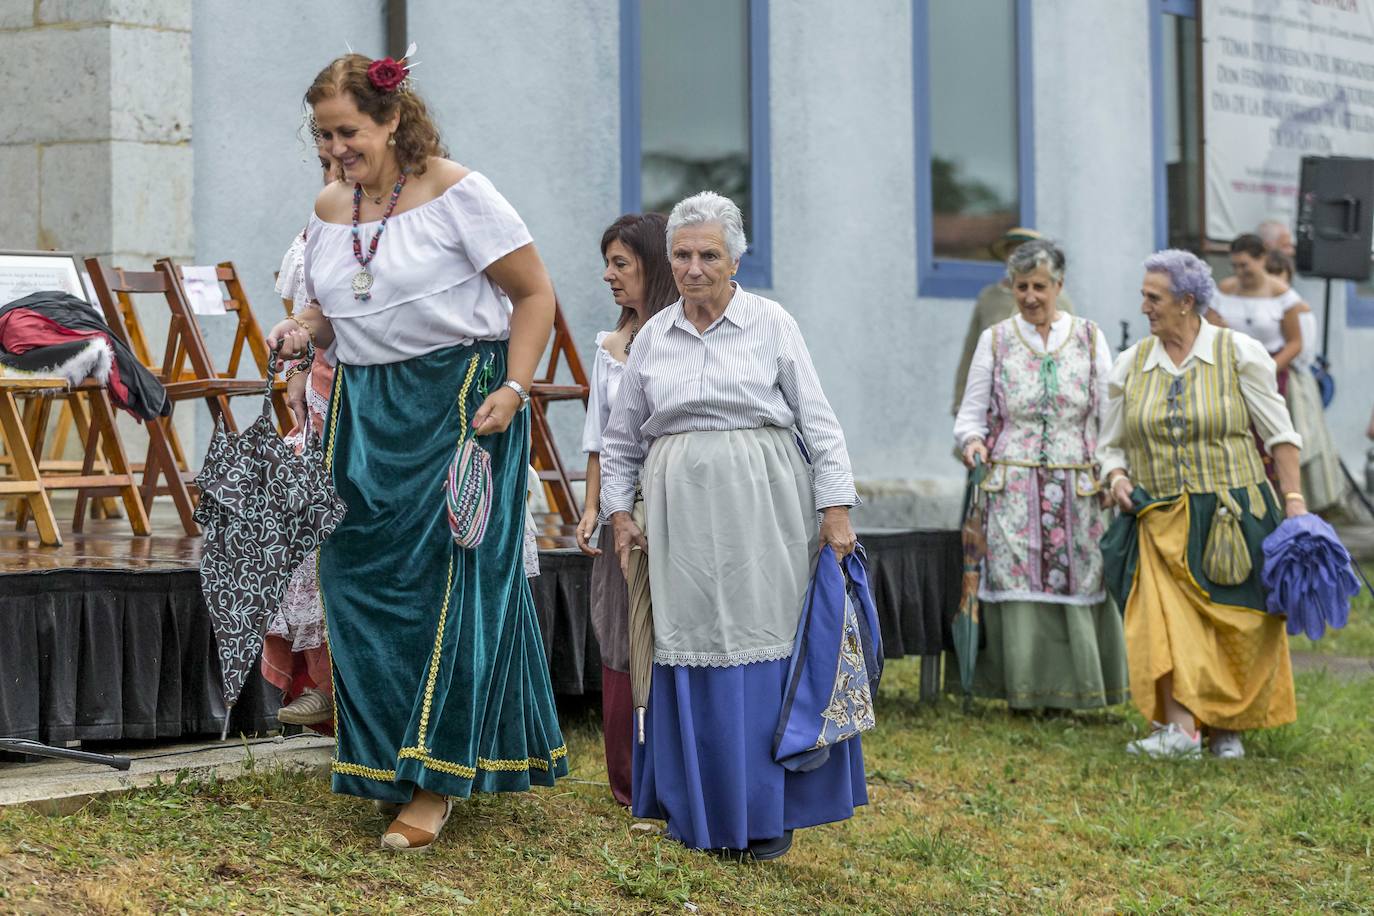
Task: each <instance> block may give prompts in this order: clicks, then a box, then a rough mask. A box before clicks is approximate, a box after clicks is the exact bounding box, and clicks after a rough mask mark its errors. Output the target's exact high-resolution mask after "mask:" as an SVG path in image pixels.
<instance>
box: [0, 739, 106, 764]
mask: <svg viewBox="0 0 1374 916" xmlns="http://www.w3.org/2000/svg"><path fill="white" fill-rule="evenodd" d="M0 751H3V752H5V753H7V754H27V755H29V756H30V757H54V758H57V759H59V760H75V761H78V762H80V763H89V764H92V765H94V766H105V767H114V768H115V769H116V770H127V769H128V768H129V766H130V764H131V763H132V761H130V760H129V758H128V757H116V756H114V755H112V754H94V753H92V752H90V751H74V750H72V749H70V748H65V747H51V746H49V745H47V744H40V743H39V742H37V741H30V740H29V739H28V738H0Z"/></svg>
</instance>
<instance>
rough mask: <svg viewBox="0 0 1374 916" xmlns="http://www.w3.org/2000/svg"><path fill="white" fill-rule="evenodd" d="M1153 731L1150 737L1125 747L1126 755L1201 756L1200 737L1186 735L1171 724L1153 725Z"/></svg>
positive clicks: (1198, 735)
mask: <svg viewBox="0 0 1374 916" xmlns="http://www.w3.org/2000/svg"><path fill="white" fill-rule="evenodd" d="M1153 725H1154V727H1155V730H1154V731H1152V732H1150V737H1148V738H1141V739H1140V740H1139V741H1132V742H1131V743H1130V744H1128V745H1126V753H1128V754H1144V755H1146V756H1147V757H1153V758H1155V759H1159V758H1161V757H1169V758H1173V757H1200V756H1202V735H1200V734H1198V733H1197V732H1194V733H1193V734H1191V735H1190V734H1188V733H1187V732H1185V731H1184V730H1183V729H1181V728H1179V727H1178V726H1177V725H1175V724H1173V723H1172V722H1171V723H1169V724H1168V725H1164V724H1162V723H1159V722H1155V723H1153Z"/></svg>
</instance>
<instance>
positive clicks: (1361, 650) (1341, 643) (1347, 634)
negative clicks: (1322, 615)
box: [1292, 564, 1374, 657]
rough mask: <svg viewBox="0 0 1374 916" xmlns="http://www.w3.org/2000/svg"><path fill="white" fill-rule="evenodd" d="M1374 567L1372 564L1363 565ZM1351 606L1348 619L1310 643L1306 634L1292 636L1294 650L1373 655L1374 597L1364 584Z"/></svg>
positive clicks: (1329, 653)
mask: <svg viewBox="0 0 1374 916" xmlns="http://www.w3.org/2000/svg"><path fill="white" fill-rule="evenodd" d="M1365 565H1367V566H1370V567H1371V569H1374V564H1365ZM1360 587H1361V588H1362V589H1364V590H1363V591H1361V592H1360V595H1359V597H1358V598H1356V599H1355V600H1354V601H1353V602H1351V605H1350V622H1349V623H1347V624H1346V625H1345V627H1343V628H1342V629H1339V630H1327V631H1326V635H1324V636H1323V637H1322V638H1321V639H1318V640H1316V641H1315V642H1313V641H1312V640H1310V639H1308V638H1307V637H1305V636H1295V637H1293V638H1292V643H1293V648H1294V649H1305V650H1307V651H1310V652H1321V653H1323V654H1326V655H1360V656H1365V657H1370V656H1374V598H1371V597H1370V594H1369V590H1368V589H1365V588H1364V586H1363V584H1361V586H1360Z"/></svg>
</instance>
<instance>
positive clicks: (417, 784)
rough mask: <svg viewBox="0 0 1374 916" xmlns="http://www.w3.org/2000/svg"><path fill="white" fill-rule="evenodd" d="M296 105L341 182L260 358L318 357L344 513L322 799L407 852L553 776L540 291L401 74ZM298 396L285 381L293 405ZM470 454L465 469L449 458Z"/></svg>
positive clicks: (352, 68) (535, 271) (544, 297)
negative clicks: (537, 477) (331, 737)
mask: <svg viewBox="0 0 1374 916" xmlns="http://www.w3.org/2000/svg"><path fill="white" fill-rule="evenodd" d="M305 102H306V104H307V105H309V106H310V107H311V108H312V110H313V114H314V118H315V126H316V129H317V130H318V134H319V139H320V143H321V145H322V148H323V150H324V152H326V153H327V154H328V155H329V156H330V157H331V158H333V159H334V160H336V161H337V162H338V163H339V164H340V165H341V166H342V168H343V173H344V180H343V181H342V182H335V183H332V184H330V185H329V186H328V187H326V188H325V189H324V190H323V191H322V192H321V193H320V195H319V197H318V198H316V201H315V212H314V214H313V215H312V216H311V218H310V222H309V225H308V227H307V230H306V245H305V282H306V287H307V292H308V294H309V297H310V299H311V300H313V301H314V302H316V303H318V307H315V306H313V305H312V307H310V308H306V309H303V310H301V311H299V312H297V313H295V314H294V315H293V316H292V317H291V318H290V319H288V320H287V321H283V322H282V323H281V324H279V325H277V326H276V327H275V328H273V329H272V332H271V334H270V335H269V337H268V343H269V345H270V346H272V347H277V346H280V347H281V348H282V352H283V353H284V354H285V355H288V356H290V355H295V354H298V353H300V352H302V351H303V350H304V349H305V346H306V343H307V342H308V340H314V342H315V344H316V346H317V347H318V348H319V349H321V350H323V351H324V352H325V358H327V359H328V360H329V361H331V362H332V363H334V364H335V365H336V369H335V374H334V386H333V391H332V392H331V396H330V401H329V418H328V422H327V424H326V427H325V431H324V456H325V463H326V466H327V467H328V469H329V471H330V473H331V475H332V477H333V480H334V486H335V487H336V489H337V491H338V495H339V497H340V498H341V499H342V500H343V501H344V503H345V504H346V505H347V507H348V515H347V517H346V518H345V519H344V521H343V522H342V523H341V524H340V525H339V527H338V528H336V529H335V531H334V533H333V535H332V536H331V537H330V538H329V540H328V541H326V542H325V544H324V546H323V547H322V548H321V550H320V553H319V577H320V588H321V592H322V595H323V601H324V608H325V619H326V622H327V625H328V629H327V632H328V637H329V651H330V654H331V656H332V658H333V673H334V707H335V734H336V736H337V739H336V743H335V750H334V763H333V767H332V769H333V786H334V791H336V792H342V793H347V794H350V795H359V796H362V797H364V798H371V799H374V800H376V801H377V802H378V807H379V808H382V809H387V810H395V809H399V810H397V813H396V817H395V820H393V821H392V822H391V825H390V826H389V827H388V828H387V829H386V831H385V833H384V834H383V835H382V846H383V848H386V849H391V850H396V851H402V852H413V851H417V850H421V849H426V848H428V847H429V846H430V845H432V844H433V842H434V841H435V839H436V838H437V837H438V835H439V831H440V830H441V829H442V828H443V826H444V824H445V822H446V821H447V820H448V817H449V814H450V813H451V812H452V809H453V803H452V801H451V799H452V797H453V796H455V795H456V796H459V797H466V796H468V795H469V794H471V793H472V792H508V791H520V790H524V789H528V788H529V787H530V786H531V785H532V784H535V785H544V786H549V785H553V783H554V780H555V778H556V777H559V776H562V775H566V773H567V759H566V758H567V748H566V746H565V745H564V743H563V737H562V734H561V733H560V730H559V727H558V719H557V716H556V714H555V710H554V704H553V690H552V687H551V685H550V683H549V672H548V664H547V662H546V660H545V657H544V649H543V640H542V638H541V637H540V633H539V622H538V619H537V618H536V617H535V611H534V601H533V599H532V597H531V595H530V588H529V583H528V581H527V580H526V578H525V576H524V574H523V568H522V541H523V535H524V519H525V510H524V500H525V484H526V469H527V467H528V454H529V441H530V438H529V437H530V434H529V415H528V413H526V412H525V411H524V410H523V408H524V406H525V405H526V403H527V401H528V393H527V390H528V388H529V386H530V384H531V380H532V378H533V375H534V371H535V368H536V366H537V364H538V362H539V358H540V356H541V355H542V354H543V351H544V347H545V345H546V344H547V343H548V339H549V332H550V330H551V329H552V326H553V313H554V299H553V287H552V285H551V284H550V282H549V278H548V275H547V273H546V272H545V270H544V265H543V262H542V261H541V260H540V258H539V255H538V253H537V252H536V251H535V249H534V245H533V243H532V241H531V239H530V233H529V230H528V229H527V228H526V227H525V224H524V222H523V221H522V220H521V219H520V217H519V215H518V214H517V213H516V212H515V210H514V208H513V207H511V205H510V203H509V202H507V200H506V199H505V198H504V197H502V196H501V194H500V193H499V192H498V191H497V190H496V188H495V187H493V186H492V183H491V182H490V181H489V180H488V179H487V178H486V176H484V175H482V174H481V173H479V172H474V171H470V170H469V169H467V168H465V167H464V166H461V165H459V164H458V163H456V162H453V161H450V160H448V159H446V158H444V149H443V147H442V145H441V144H440V141H439V133H438V131H437V129H436V128H435V126H434V123H433V121H431V120H430V117H429V114H428V112H427V111H426V108H425V104H424V102H423V101H421V99H420V97H419V96H418V95H417V94H416V92H415V90H414V87H413V86H412V85H411V83H410V80H409V79H408V70H407V68H406V67H405V64H404V62H397V61H393V60H391V59H390V58H385V59H383V60H376V61H373V60H369V59H368V58H366V57H364V56H362V55H360V54H349V55H346V56H344V57H340V58H338V59H337V60H335V61H334V62H333V63H331V64H330V65H329V66H327V67H325V68H324V70H322V71H320V74H319V75H318V76H317V77H316V78H315V81H314V83H313V84H312V85H311V86H310V89H309V91H307V92H306V95H305ZM317 358H318V357H317ZM305 381H306V373H299V374H297V375H295V376H294V378H293V379H292V382H293V383H295V384H296V385H297V386H298V387H297V391H296V393H295V394H294V395H292V396H294V397H297V398H298V397H299V391H300V389H303V387H304V385H305ZM474 440H475V442H476V444H477V446H478V447H480V449H481V450H482V453H477V452H473V451H466V452H459V450H460V448H461V449H465V450H466V449H469V447H470V445H471V444H472V442H473V441H474ZM456 452H458V453H459V455H460V456H461V455H463V454H469V455H471V456H472V461H471V462H470V465H465V466H464V469H465V470H466V469H468V467H470V466H475V467H477V468H479V469H480V466H481V464H482V463H483V461H485V460H489V464H490V478H489V479H490V488H489V489H488V490H486V491H485V495H486V496H489V499H486V500H483V499H481V498H475V499H473V500H472V501H471V502H458V501H457V500H455V504H456V505H455V509H456V511H457V512H458V513H460V514H461V515H462V516H463V517H464V518H467V519H469V520H470V521H471V523H472V528H471V529H461V526H459V528H455V530H457V531H458V534H459V535H461V536H463V538H464V539H463V543H462V545H461V546H460V544H459V543H456V542H455V535H454V532H453V531H451V530H450V527H451V522H450V513H449V510H448V505H447V503H446V500H445V495H444V494H445V492H446V490H447V486H446V483H447V481H448V479H449V475H448V471H449V467H450V464H451V463H452V462H453V461H454V458H455V453H456ZM472 476H473V479H478V478H479V477H480V476H482V475H480V473H479V474H474V475H472ZM481 495H482V494H479V497H480V496H481ZM484 505H485V507H486V508H485V509H484ZM483 521H484V522H485V528H484V529H481V530H482V532H483V533H482V535H481V536H480V537H476V536H475V535H474V536H473V537H468V536H467V535H468V534H469V532H470V531H471V532H475V531H476V530H478V528H479V526H480V525H481V523H482V522H483ZM460 529H461V530H460ZM474 541H476V543H474Z"/></svg>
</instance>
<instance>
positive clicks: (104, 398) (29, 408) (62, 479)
mask: <svg viewBox="0 0 1374 916" xmlns="http://www.w3.org/2000/svg"><path fill="white" fill-rule="evenodd" d="M26 394H27V395H28V397H27V401H28V403H27V405H26V409H25V411H24V421H25V426H26V429H25V433H26V434H27V436H28V439H29V443H30V445H31V446H32V448H33V453H34V454H35V455H41V454H43V445H44V441H45V439H46V437H47V431H48V421H49V419H50V418H51V416H52V406H53V404H54V403H55V402H57V401H59V400H61V401H62V402H64V403H65V405H66V407H67V408H68V409H69V410H70V411H71V414H72V416H73V417H76V418H77V420H76V421H75V423H76V425H77V427H78V429H80V430H81V434H82V458H81V461H80V462H78V463H77V464H76V467H75V469H74V470H75V473H72V472H71V470H69V469H67V467H66V466H65V465H64V466H63V467H61V468H60V469H56V470H49V469H47V468H45V467H44V463H43V462H40V463H39V471H40V474H41V477H42V487H43V491H44V493H45V494H46V493H50V492H52V491H54V490H75V491H76V512H75V513H74V515H73V518H72V530H73V531H75V532H78V533H80V532H81V531H82V530H83V529H84V527H85V522H86V502H87V500H89V499H91V498H96V499H99V498H102V497H104V498H108V497H114V496H118V497H120V499H121V500H122V501H123V503H124V510H125V512H126V513H127V516H128V519H129V527H130V528H132V529H133V532H134V534H136V535H148V534H151V533H152V528H151V526H150V525H149V522H148V514H147V511H146V510H145V508H144V506H143V502H142V500H141V499H140V498H139V493H138V484H137V482H136V480H135V475H134V471H133V469H132V468H131V467H130V466H129V459H128V455H127V453H126V452H125V450H124V443H123V441H122V440H121V439H120V437H119V428H118V425H117V424H116V422H115V410H114V405H113V404H112V403H111V401H110V394H109V392H108V391H107V390H106V388H105V386H104V385H103V384H101V383H100V382H97V381H95V380H94V379H87V380H86V381H84V382H82V383H81V384H80V385H77V386H76V387H74V388H67V387H66V385H65V383H64V384H63V386H62V390H60V391H52V390H48V391H42V392H28V393H26ZM27 515H28V513H27V511H26V509H25V507H23V506H21V507H20V510H19V512H18V514H17V521H18V524H17V527H18V529H19V530H20V531H22V530H24V528H25V526H26V524H27V521H28V519H27Z"/></svg>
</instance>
